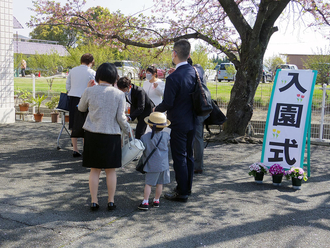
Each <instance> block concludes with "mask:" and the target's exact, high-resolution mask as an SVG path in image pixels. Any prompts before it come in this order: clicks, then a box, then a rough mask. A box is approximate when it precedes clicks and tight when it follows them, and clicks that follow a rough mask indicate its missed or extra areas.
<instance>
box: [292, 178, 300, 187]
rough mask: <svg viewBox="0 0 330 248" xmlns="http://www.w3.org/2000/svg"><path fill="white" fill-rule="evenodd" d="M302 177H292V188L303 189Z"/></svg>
mask: <svg viewBox="0 0 330 248" xmlns="http://www.w3.org/2000/svg"><path fill="white" fill-rule="evenodd" d="M301 182H302V179H299V178H295V177H292V188H294V189H301Z"/></svg>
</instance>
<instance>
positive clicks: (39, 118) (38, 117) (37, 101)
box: [31, 95, 47, 122]
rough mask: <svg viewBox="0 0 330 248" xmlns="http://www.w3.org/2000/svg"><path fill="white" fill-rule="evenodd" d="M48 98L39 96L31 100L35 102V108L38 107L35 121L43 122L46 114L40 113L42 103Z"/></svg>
mask: <svg viewBox="0 0 330 248" xmlns="http://www.w3.org/2000/svg"><path fill="white" fill-rule="evenodd" d="M46 98H47V97H46V96H45V95H42V96H40V95H38V96H37V97H32V98H31V100H32V102H33V106H37V113H36V114H34V120H35V121H36V122H41V121H42V117H43V116H44V114H41V113H40V105H41V103H42V102H43V101H44V100H45V99H46Z"/></svg>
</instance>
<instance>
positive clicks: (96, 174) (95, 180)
mask: <svg viewBox="0 0 330 248" xmlns="http://www.w3.org/2000/svg"><path fill="white" fill-rule="evenodd" d="M100 173H101V169H96V168H91V172H90V173H89V191H90V193H91V198H92V203H98V199H97V192H98V189H99V178H100Z"/></svg>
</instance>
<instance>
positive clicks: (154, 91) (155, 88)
mask: <svg viewBox="0 0 330 248" xmlns="http://www.w3.org/2000/svg"><path fill="white" fill-rule="evenodd" d="M146 79H147V80H146V81H145V82H144V83H143V89H144V91H145V92H146V93H147V96H148V97H149V98H150V99H151V101H153V103H154V104H155V106H157V105H158V104H160V103H161V102H162V101H163V95H164V89H165V83H164V82H163V81H162V80H160V79H158V76H157V68H156V67H155V66H149V67H148V68H147V71H146Z"/></svg>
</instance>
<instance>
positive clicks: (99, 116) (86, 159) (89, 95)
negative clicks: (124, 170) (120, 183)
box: [78, 63, 130, 210]
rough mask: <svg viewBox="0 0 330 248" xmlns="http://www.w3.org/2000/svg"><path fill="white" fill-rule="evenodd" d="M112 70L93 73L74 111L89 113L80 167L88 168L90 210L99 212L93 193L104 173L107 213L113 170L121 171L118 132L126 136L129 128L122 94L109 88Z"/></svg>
mask: <svg viewBox="0 0 330 248" xmlns="http://www.w3.org/2000/svg"><path fill="white" fill-rule="evenodd" d="M117 78H118V73H117V69H116V66H115V65H114V64H110V63H103V64H102V65H100V67H99V68H98V69H97V71H96V76H95V80H96V81H97V82H98V85H95V82H94V80H91V81H90V82H89V83H88V88H87V89H86V90H85V91H84V93H83V94H82V96H81V99H80V102H79V105H78V109H79V111H81V112H85V111H87V109H88V110H89V112H88V115H87V118H86V121H85V124H84V126H83V128H84V129H85V134H84V137H85V142H84V156H83V166H84V167H87V168H91V171H90V175H89V189H90V193H91V198H92V199H91V202H92V203H91V210H97V209H98V208H99V204H98V198H97V192H98V187H99V177H100V173H101V170H102V169H104V170H105V173H106V178H107V180H106V182H107V187H108V210H114V209H115V208H116V205H115V204H114V196H115V191H116V185H117V176H116V170H115V169H116V168H119V167H121V130H122V131H123V132H124V133H126V134H128V133H129V131H130V125H129V123H128V122H127V121H126V116H125V111H124V110H125V103H126V100H125V94H124V93H123V92H122V91H120V90H118V89H116V88H115V87H113V85H114V83H115V82H116V81H117Z"/></svg>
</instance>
